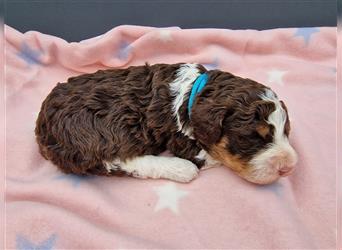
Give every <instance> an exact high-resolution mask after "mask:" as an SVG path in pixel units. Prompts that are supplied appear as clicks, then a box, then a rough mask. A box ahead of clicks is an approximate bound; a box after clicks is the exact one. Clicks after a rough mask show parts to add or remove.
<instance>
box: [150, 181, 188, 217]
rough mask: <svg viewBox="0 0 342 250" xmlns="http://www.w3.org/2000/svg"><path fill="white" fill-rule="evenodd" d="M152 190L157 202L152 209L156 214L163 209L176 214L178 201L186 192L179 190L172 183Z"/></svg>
mask: <svg viewBox="0 0 342 250" xmlns="http://www.w3.org/2000/svg"><path fill="white" fill-rule="evenodd" d="M154 189H155V191H156V193H157V195H158V202H157V204H156V206H155V207H154V211H155V212H157V211H159V210H162V209H164V208H165V209H166V208H168V209H170V210H171V211H172V212H174V213H175V214H178V211H179V209H178V202H179V199H181V198H182V197H185V196H187V195H188V192H187V191H182V190H179V189H178V188H177V186H176V185H175V184H174V183H168V184H165V185H163V186H160V187H156V188H154Z"/></svg>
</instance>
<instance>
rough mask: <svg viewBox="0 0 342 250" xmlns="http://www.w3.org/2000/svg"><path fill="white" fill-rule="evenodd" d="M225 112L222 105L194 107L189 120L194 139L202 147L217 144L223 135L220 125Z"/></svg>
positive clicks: (211, 104)
mask: <svg viewBox="0 0 342 250" xmlns="http://www.w3.org/2000/svg"><path fill="white" fill-rule="evenodd" d="M227 112H228V110H227V107H226V106H223V105H217V104H216V105H215V104H214V103H206V104H202V105H196V106H195V107H194V108H193V110H192V113H191V118H190V120H191V125H192V128H193V133H194V137H195V138H196V139H197V140H198V141H199V142H200V143H201V144H202V145H204V146H210V145H212V144H214V143H217V142H218V141H219V140H220V139H221V136H222V133H223V131H222V124H223V120H224V118H225V116H226V114H227Z"/></svg>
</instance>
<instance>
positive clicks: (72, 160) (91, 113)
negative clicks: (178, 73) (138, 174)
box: [35, 64, 177, 175]
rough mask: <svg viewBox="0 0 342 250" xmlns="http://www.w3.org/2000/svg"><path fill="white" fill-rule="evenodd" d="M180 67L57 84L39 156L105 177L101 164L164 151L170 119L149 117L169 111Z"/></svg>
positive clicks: (43, 121)
mask: <svg viewBox="0 0 342 250" xmlns="http://www.w3.org/2000/svg"><path fill="white" fill-rule="evenodd" d="M176 67H177V65H174V66H172V65H171V66H170V65H163V64H159V65H153V66H149V65H144V66H136V67H129V68H127V69H114V70H113V69H111V70H99V71H97V72H96V73H93V74H84V75H80V76H76V77H72V78H69V79H68V82H67V83H58V84H57V86H56V87H55V88H54V89H53V90H52V91H51V93H50V94H49V95H48V96H47V98H46V99H45V101H44V102H43V104H42V107H41V111H40V113H39V116H38V119H37V123H36V130H35V133H36V137H37V142H38V144H39V148H40V152H41V154H42V155H43V156H44V157H45V158H46V159H49V160H51V161H52V162H53V163H54V164H56V165H57V166H59V167H60V168H61V169H62V170H63V171H64V172H66V173H70V172H72V173H77V174H104V175H107V174H108V172H107V171H106V169H105V168H104V166H103V163H102V162H103V161H106V160H108V161H109V160H112V159H113V158H115V157H116V156H118V157H120V158H121V159H125V158H128V157H134V156H135V155H142V154H156V153H159V152H161V151H163V150H165V144H166V142H167V139H168V138H167V137H168V134H167V133H168V131H169V130H168V129H167V128H166V127H167V126H168V121H167V120H165V119H164V120H163V119H161V118H158V117H153V118H151V117H150V116H156V115H158V116H160V117H162V116H163V112H165V111H166V112H170V110H168V109H171V107H169V105H170V103H171V102H170V101H168V99H170V98H171V96H170V93H169V90H168V89H169V88H168V82H170V81H171V79H172V77H173V73H174V72H175V68H176ZM156 72H157V73H156ZM164 85H165V86H164ZM152 89H153V90H152ZM158 97H162V98H158ZM163 100H164V101H165V103H162V101H163ZM161 109H164V111H163V110H161ZM148 118H151V119H148ZM152 121H153V123H154V124H151V122H152ZM158 121H159V122H158ZM158 123H159V124H158ZM158 126H159V128H157V129H156V130H155V129H152V128H153V127H158ZM160 126H161V127H160ZM163 127H164V128H163ZM151 129H152V130H151ZM156 131H159V132H156Z"/></svg>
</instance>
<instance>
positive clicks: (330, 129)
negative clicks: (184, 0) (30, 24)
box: [5, 26, 336, 249]
mask: <svg viewBox="0 0 342 250" xmlns="http://www.w3.org/2000/svg"><path fill="white" fill-rule="evenodd" d="M5 39H6V40H5V46H6V60H7V61H6V84H7V85H6V94H7V99H6V105H7V106H6V112H7V121H6V122H7V129H6V133H7V141H6V147H7V148H6V150H7V152H6V154H7V155H6V156H7V158H6V164H7V168H6V169H7V173H6V178H7V183H6V185H7V190H6V202H7V204H6V216H7V220H6V223H7V234H6V247H7V248H9V249H11V248H17V249H31V248H39V247H40V248H39V249H87V248H89V249H103V248H107V249H129V248H140V249H141V248H143V249H150V248H160V249H175V248H186V249H195V248H202V249H203V248H205V249H208V248H221V249H222V248H225V249H246V248H247V249H252V248H253V249H285V248H287V249H294V248H296V249H332V248H335V237H336V192H335V191H336V189H335V187H336V165H335V164H336V150H335V146H336V138H335V132H336V127H335V126H336V112H335V111H336V106H335V101H336V98H335V97H336V96H335V83H336V82H335V80H336V29H335V28H322V27H319V28H298V29H297V28H293V29H275V30H266V31H255V30H241V31H240V30H236V31H233V30H218V29H197V30H181V29H179V28H173V27H172V28H164V29H158V28H151V27H138V26H120V27H116V28H114V29H112V30H110V31H109V32H107V33H106V34H104V35H102V36H99V37H95V38H92V39H88V40H85V41H82V42H80V43H67V42H66V41H64V40H62V39H60V38H57V37H53V36H49V35H44V34H41V33H39V32H34V31H33V32H27V33H25V34H22V33H20V32H18V31H16V30H14V29H13V28H11V27H8V26H7V27H6V28H5ZM145 62H149V63H150V64H154V63H176V62H197V63H202V64H204V65H205V66H206V67H207V68H208V69H214V68H218V69H222V70H226V71H230V72H232V73H234V74H237V75H240V76H243V77H248V78H251V79H254V80H257V81H259V82H261V83H264V84H266V85H269V86H271V87H272V88H273V89H274V90H275V91H276V92H277V93H278V95H279V96H280V97H281V99H283V100H284V101H285V103H286V104H287V107H288V109H289V113H290V117H291V122H292V134H291V136H290V141H291V142H292V143H293V145H294V147H295V148H296V149H297V151H298V153H299V163H298V165H297V169H296V171H295V173H294V174H293V175H292V176H290V177H288V178H283V179H281V180H280V181H278V182H277V183H274V184H272V185H267V186H257V185H253V184H250V183H248V182H246V181H244V180H242V179H241V178H240V177H238V176H236V175H235V174H234V173H233V172H232V171H230V170H229V169H228V168H224V167H221V168H214V169H209V170H205V171H203V172H201V173H200V175H199V177H198V178H197V179H196V180H194V181H193V182H191V183H190V184H179V183H174V182H170V181H166V180H139V179H134V178H130V177H110V178H109V177H87V178H81V177H77V176H73V175H64V174H62V173H61V172H59V171H58V170H57V168H56V167H55V166H53V165H52V164H51V163H50V162H48V161H46V160H44V159H43V158H42V157H41V156H40V155H39V153H38V147H37V145H36V143H35V137H34V127H35V119H36V117H37V113H38V112H39V109H40V105H41V102H42V101H43V100H44V98H45V96H46V95H47V94H48V93H49V92H50V90H51V89H52V88H53V87H54V86H55V84H56V83H57V82H59V81H65V80H66V79H67V78H68V77H70V76H74V75H78V74H81V73H84V72H87V73H88V72H94V71H96V70H97V69H100V68H101V69H103V68H109V67H126V66H129V65H140V64H143V63H145Z"/></svg>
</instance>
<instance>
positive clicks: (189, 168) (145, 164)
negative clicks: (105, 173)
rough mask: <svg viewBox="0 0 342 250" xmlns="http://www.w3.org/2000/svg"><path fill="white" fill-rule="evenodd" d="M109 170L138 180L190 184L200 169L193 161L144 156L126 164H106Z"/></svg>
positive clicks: (114, 162) (115, 162) (116, 162)
mask: <svg viewBox="0 0 342 250" xmlns="http://www.w3.org/2000/svg"><path fill="white" fill-rule="evenodd" d="M104 164H105V166H106V168H107V169H108V170H110V169H113V170H114V171H115V170H118V169H119V170H120V171H124V172H126V173H128V174H131V175H132V176H134V177H138V178H153V179H160V178H162V179H169V180H173V181H178V182H190V181H191V180H192V179H194V178H196V177H197V175H198V168H197V167H196V165H195V164H194V163H192V162H191V161H188V160H185V159H181V158H178V157H166V156H154V155H144V156H139V157H136V158H133V159H130V160H127V161H125V162H123V161H122V162H118V161H113V162H105V163H104Z"/></svg>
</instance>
